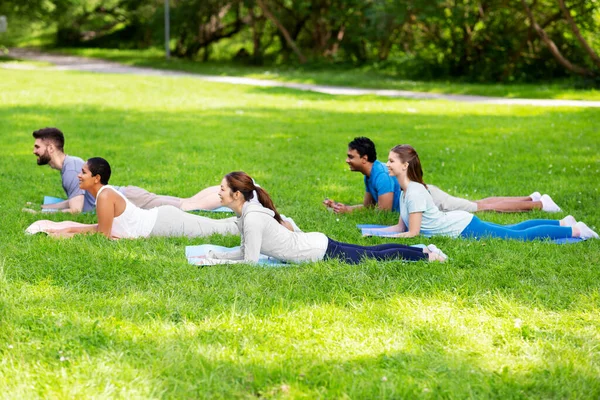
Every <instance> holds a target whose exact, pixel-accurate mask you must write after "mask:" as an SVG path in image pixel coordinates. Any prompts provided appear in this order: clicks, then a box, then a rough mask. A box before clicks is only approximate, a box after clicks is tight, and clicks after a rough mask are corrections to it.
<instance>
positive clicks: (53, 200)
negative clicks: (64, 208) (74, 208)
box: [42, 196, 65, 213]
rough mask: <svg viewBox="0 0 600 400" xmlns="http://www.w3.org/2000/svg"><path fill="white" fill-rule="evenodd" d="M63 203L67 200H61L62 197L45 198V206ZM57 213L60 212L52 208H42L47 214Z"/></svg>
mask: <svg viewBox="0 0 600 400" xmlns="http://www.w3.org/2000/svg"><path fill="white" fill-rule="evenodd" d="M61 201H65V199H61V198H60V197H52V196H44V204H56V203H60V202H61ZM57 211H59V210H58V209H52V208H42V212H45V213H52V212H57Z"/></svg>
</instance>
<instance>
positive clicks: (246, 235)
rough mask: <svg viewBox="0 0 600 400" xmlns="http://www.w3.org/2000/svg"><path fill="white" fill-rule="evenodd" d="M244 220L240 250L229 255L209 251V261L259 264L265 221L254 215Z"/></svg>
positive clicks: (228, 253)
mask: <svg viewBox="0 0 600 400" xmlns="http://www.w3.org/2000/svg"><path fill="white" fill-rule="evenodd" d="M244 218H245V220H244V228H243V232H242V234H241V239H242V241H241V246H240V249H239V250H236V251H232V252H227V253H217V252H212V251H209V252H208V254H207V255H206V258H207V259H219V260H230V261H231V263H232V264H234V263H257V262H258V258H259V257H260V248H261V245H262V230H263V225H262V223H263V221H262V220H261V217H260V216H259V215H254V214H253V213H251V214H250V215H248V216H246V217H244Z"/></svg>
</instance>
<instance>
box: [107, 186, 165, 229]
mask: <svg viewBox="0 0 600 400" xmlns="http://www.w3.org/2000/svg"><path fill="white" fill-rule="evenodd" d="M106 188H110V189H112V190H113V191H114V192H115V193H117V194H118V195H119V196H121V197H122V198H123V200H125V210H124V211H123V213H122V214H121V215H119V216H118V217H115V218H114V219H113V225H112V229H111V232H110V234H111V235H112V236H114V237H118V238H121V239H135V238H140V237H148V236H149V235H150V232H152V228H154V224H156V217H157V216H158V208H152V209H150V210H143V209H141V208H139V207H136V206H135V205H133V204H132V203H131V202H130V201H129V200H127V197H125V196H123V193H121V192H119V191H118V190H117V189H115V188H114V187H112V186H110V185H105V186H102V187H101V188H100V190H98V194H96V199H97V198H98V197H100V193H101V192H102V191H103V190H104V189H106Z"/></svg>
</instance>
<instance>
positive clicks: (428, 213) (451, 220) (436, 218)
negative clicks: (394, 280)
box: [376, 145, 598, 240]
mask: <svg viewBox="0 0 600 400" xmlns="http://www.w3.org/2000/svg"><path fill="white" fill-rule="evenodd" d="M387 167H388V170H389V173H390V175H392V176H395V177H396V178H397V179H398V182H399V184H400V187H401V189H402V193H401V195H400V218H399V220H398V224H397V225H394V226H390V227H387V228H381V229H376V231H378V232H387V233H389V234H388V235H386V236H391V237H413V236H417V235H419V234H420V233H423V234H425V235H445V236H452V237H459V236H462V237H483V236H488V237H499V238H504V239H520V240H534V239H543V238H549V239H561V238H571V237H581V238H584V239H587V238H592V237H593V238H597V237H598V235H597V234H596V233H595V232H594V231H592V230H591V229H590V228H589V227H588V226H587V225H586V224H584V223H583V222H576V221H575V218H573V217H572V216H570V215H569V216H567V217H565V218H563V219H561V220H545V219H539V220H529V221H524V222H521V223H519V224H515V225H499V224H495V223H491V222H485V221H481V220H480V219H479V218H478V217H476V216H474V215H473V214H470V213H468V212H466V211H449V212H442V211H440V210H439V209H438V207H436V206H435V204H434V202H433V199H432V197H431V194H430V193H429V192H428V190H427V185H426V184H425V182H424V181H423V169H422V168H421V161H420V160H419V155H418V154H417V152H416V151H415V149H413V148H412V147H411V146H409V145H398V146H396V147H394V148H393V149H392V150H391V151H390V154H389V157H388V162H387Z"/></svg>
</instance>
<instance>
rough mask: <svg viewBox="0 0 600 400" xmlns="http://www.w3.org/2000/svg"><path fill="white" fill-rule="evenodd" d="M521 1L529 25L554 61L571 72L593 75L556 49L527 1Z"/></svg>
mask: <svg viewBox="0 0 600 400" xmlns="http://www.w3.org/2000/svg"><path fill="white" fill-rule="evenodd" d="M521 3H522V4H523V8H524V9H525V12H526V13H527V16H528V17H529V20H530V22H531V25H533V28H534V29H535V31H536V32H537V34H538V35H539V36H540V38H541V39H542V41H543V42H544V44H545V45H546V46H548V49H549V50H550V53H552V55H553V56H554V58H555V59H556V61H558V63H559V64H560V65H562V66H563V67H565V68H566V69H568V70H569V71H571V72H574V73H576V74H578V75H583V76H594V73H593V72H592V71H590V70H588V69H585V68H582V67H580V66H578V65H575V64H573V63H571V62H570V61H569V60H567V59H566V58H565V57H564V56H563V55H562V53H561V52H560V50H559V49H558V47H556V44H555V43H554V42H553V41H552V39H550V38H549V37H548V35H547V34H546V31H544V30H543V29H542V28H541V27H540V26H539V25H538V23H537V22H536V21H535V17H534V16H533V13H532V12H531V10H530V9H529V7H528V6H527V3H526V2H525V0H521Z"/></svg>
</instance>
